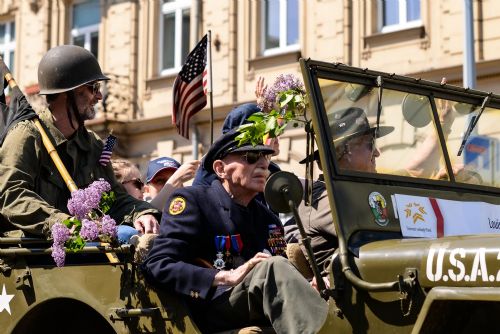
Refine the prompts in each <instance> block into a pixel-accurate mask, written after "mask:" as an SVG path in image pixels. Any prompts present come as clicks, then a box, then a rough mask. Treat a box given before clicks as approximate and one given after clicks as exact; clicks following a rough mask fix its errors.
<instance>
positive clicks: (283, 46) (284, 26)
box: [260, 0, 300, 56]
mask: <svg viewBox="0 0 500 334" xmlns="http://www.w3.org/2000/svg"><path fill="white" fill-rule="evenodd" d="M287 2H288V0H279V8H280V10H279V14H278V15H279V18H280V26H279V46H278V47H275V48H271V49H266V37H267V31H266V6H265V4H264V2H262V5H261V8H260V14H261V17H262V18H263V19H262V20H261V50H262V55H263V56H272V55H276V54H280V53H286V52H292V51H297V50H300V39H298V41H297V43H295V44H290V45H287V33H288V20H287V19H288V11H287ZM299 11H300V6H299V2H298V1H297V16H298V18H299V20H300V16H299ZM299 23H300V22H299ZM299 35H300V28H299V27H297V38H299Z"/></svg>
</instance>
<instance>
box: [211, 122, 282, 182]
mask: <svg viewBox="0 0 500 334" xmlns="http://www.w3.org/2000/svg"><path fill="white" fill-rule="evenodd" d="M239 134H240V132H239V131H238V129H233V130H231V131H229V132H226V133H225V134H223V135H222V136H220V137H219V138H218V139H217V140H216V141H215V142H214V143H213V144H212V146H211V147H210V149H209V150H208V152H207V154H206V156H205V159H204V161H203V168H204V169H205V170H206V171H208V172H209V173H213V172H214V169H213V164H214V161H215V160H219V159H222V158H224V157H225V156H227V155H228V154H231V153H236V152H251V151H255V152H264V153H269V154H272V153H274V150H273V148H272V147H270V146H267V145H263V144H258V145H252V144H251V143H246V144H242V145H241V146H239V145H238V144H239V141H238V140H236V139H235V138H236V137H237V136H238V135H239Z"/></svg>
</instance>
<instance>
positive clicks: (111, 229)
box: [101, 215, 118, 238]
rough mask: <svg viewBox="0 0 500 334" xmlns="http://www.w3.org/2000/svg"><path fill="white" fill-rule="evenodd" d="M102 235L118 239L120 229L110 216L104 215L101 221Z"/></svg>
mask: <svg viewBox="0 0 500 334" xmlns="http://www.w3.org/2000/svg"><path fill="white" fill-rule="evenodd" d="M101 233H102V234H104V235H109V236H110V237H112V238H116V235H117V233H118V227H117V226H116V222H115V220H114V219H113V218H111V217H110V216H109V215H104V216H103V217H102V219H101Z"/></svg>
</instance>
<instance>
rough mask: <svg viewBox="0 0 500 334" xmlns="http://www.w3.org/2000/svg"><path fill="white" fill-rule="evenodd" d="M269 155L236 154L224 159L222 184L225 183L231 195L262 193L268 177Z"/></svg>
mask: <svg viewBox="0 0 500 334" xmlns="http://www.w3.org/2000/svg"><path fill="white" fill-rule="evenodd" d="M270 157H271V155H270V154H264V153H262V152H237V153H231V154H229V155H227V156H226V157H224V158H223V159H222V161H223V162H224V173H225V177H224V180H223V182H227V183H228V184H229V185H230V187H231V189H232V191H233V195H235V196H236V194H237V193H245V194H250V193H255V194H257V193H259V192H262V191H264V186H265V185H266V180H267V177H268V176H269V170H268V167H269V160H270Z"/></svg>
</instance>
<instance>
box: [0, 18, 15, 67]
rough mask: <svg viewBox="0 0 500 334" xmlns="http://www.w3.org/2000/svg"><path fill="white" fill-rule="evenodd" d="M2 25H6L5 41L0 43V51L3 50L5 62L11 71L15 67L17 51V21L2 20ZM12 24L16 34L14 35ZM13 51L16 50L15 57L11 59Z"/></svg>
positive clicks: (0, 23)
mask: <svg viewBox="0 0 500 334" xmlns="http://www.w3.org/2000/svg"><path fill="white" fill-rule="evenodd" d="M0 25H5V35H4V38H5V41H6V42H4V43H2V44H0V52H3V60H4V62H5V64H7V66H8V67H9V69H10V70H11V71H13V69H14V66H15V64H14V60H15V57H16V56H15V51H16V35H15V32H16V29H15V25H16V21H15V20H11V21H3V22H0ZM12 25H14V29H13V30H14V36H12ZM11 52H14V57H13V58H14V59H11V56H10V54H11Z"/></svg>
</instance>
